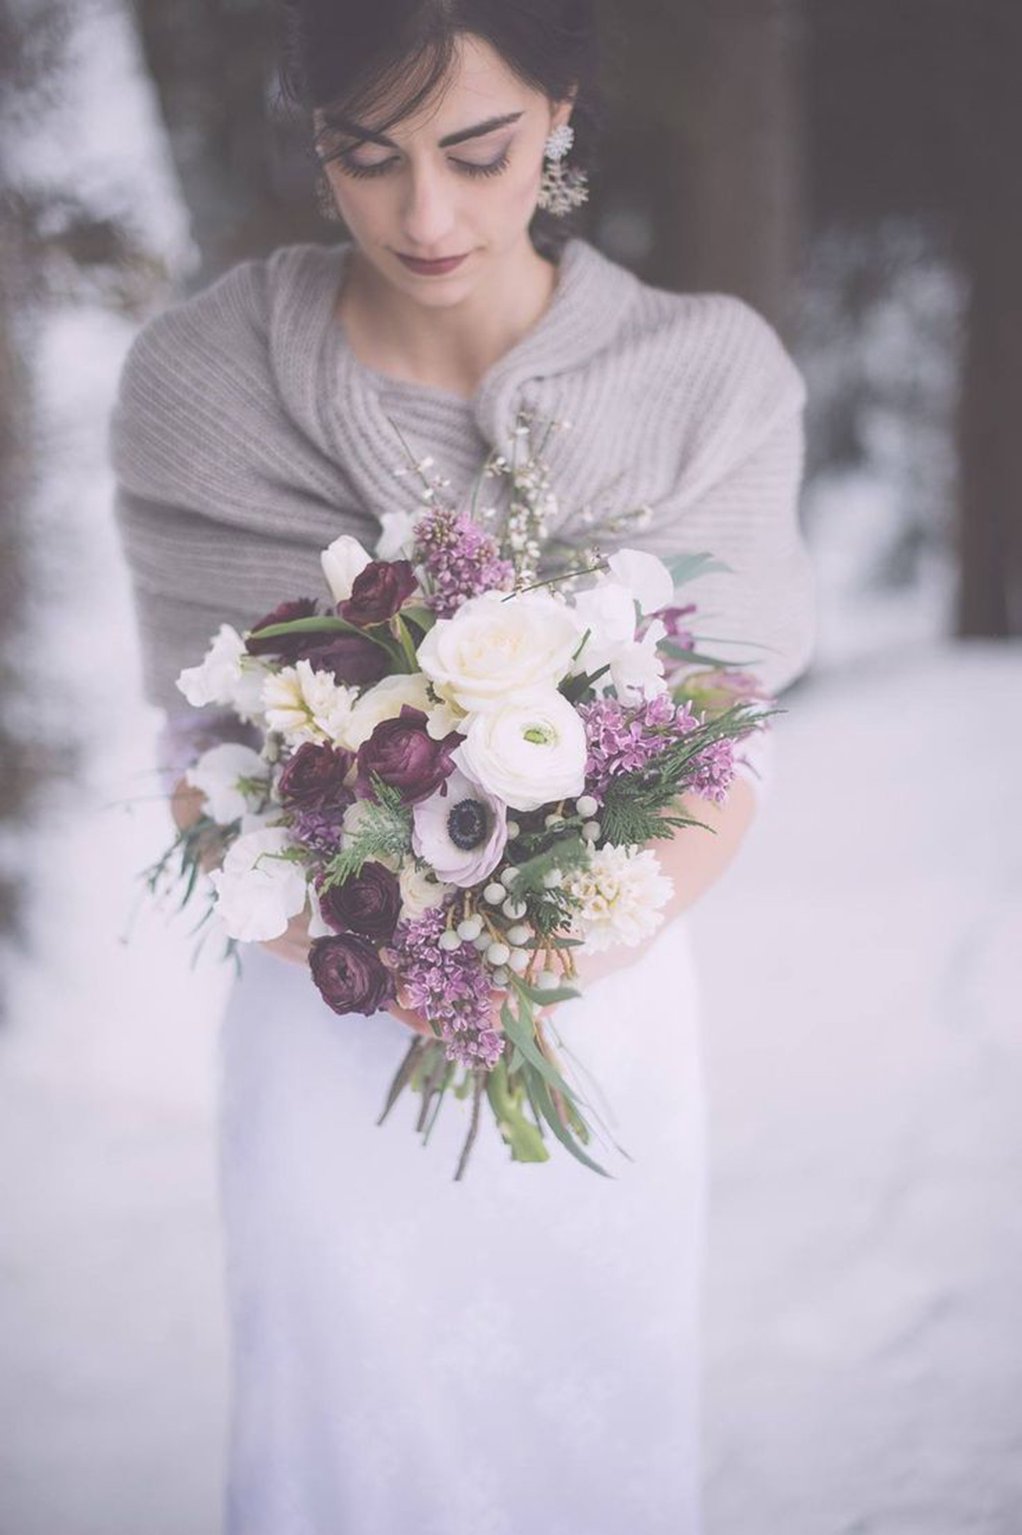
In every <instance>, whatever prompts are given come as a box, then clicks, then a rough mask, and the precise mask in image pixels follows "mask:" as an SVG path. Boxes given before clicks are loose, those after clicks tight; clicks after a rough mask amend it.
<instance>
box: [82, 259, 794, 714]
mask: <svg viewBox="0 0 1022 1535" xmlns="http://www.w3.org/2000/svg"><path fill="white" fill-rule="evenodd" d="M351 249H352V246H351V244H350V242H344V243H341V244H338V245H335V246H333V247H323V246H316V245H290V246H284V247H282V248H280V249H278V250H276V251H274V252H273V253H272V255H270V256H269V257H267V258H265V259H259V260H249V261H244V262H241V263H240V264H239V265H237V266H235V267H233V268H232V269H231V270H230V271H228V272H227V273H225V274H224V275H223V276H222V277H220V278H219V279H218V280H217V281H215V282H214V283H212V284H211V285H210V286H209V287H207V288H206V289H204V290H203V291H201V292H199V293H197V294H194V295H192V296H190V297H189V298H186V299H184V300H181V301H180V302H178V303H176V304H174V305H172V306H171V307H170V308H169V309H167V310H165V311H163V312H162V313H161V314H159V315H157V316H156V317H155V318H153V319H151V320H149V321H148V322H147V323H146V324H145V325H144V326H143V328H142V329H141V330H140V332H139V334H138V336H137V337H136V339H135V341H134V343H133V345H132V347H131V349H130V351H129V354H128V357H127V359H126V362H125V365H124V368H123V372H122V376H121V382H120V390H119V395H118V399H117V402H116V406H115V410H114V413H113V417H112V422H111V436H110V448H111V458H112V463H113V468H114V473H115V476H116V500H115V512H116V518H117V525H118V528H119V531H120V535H121V539H122V544H123V548H124V551H125V555H126V558H127V561H128V566H129V569H130V573H131V577H132V582H133V589H134V594H135V600H136V611H137V617H138V627H139V634H140V639H141V645H142V654H143V663H144V678H145V690H146V695H147V697H148V698H149V699H150V701H151V702H153V703H155V704H157V705H160V706H161V707H162V708H164V709H166V710H168V711H179V710H180V709H181V708H182V706H183V705H184V700H183V699H182V696H181V694H180V693H179V692H178V690H177V689H176V688H175V686H174V679H175V678H176V676H177V674H178V672H179V671H180V670H181V668H182V667H185V666H191V665H194V664H196V663H197V662H198V661H199V660H200V659H201V657H202V654H203V652H204V650H205V648H206V645H207V642H208V640H209V637H210V636H211V635H212V634H213V633H214V632H215V631H216V629H217V628H218V626H219V625H220V623H221V622H224V621H226V622H229V623H232V624H234V625H235V626H236V627H237V628H239V629H243V628H245V627H246V626H248V625H250V624H252V623H254V622H255V621H256V620H257V619H258V618H259V617H260V616H261V615H262V614H264V613H265V612H266V611H268V610H269V609H271V608H273V607H275V606H276V605H277V604H278V603H279V602H281V601H283V600H284V599H286V598H291V597H297V596H323V597H326V596H327V595H328V593H327V590H326V587H325V585H324V582H323V577H322V573H321V569H320V564H319V554H320V550H321V549H323V548H325V546H326V545H327V544H328V543H330V541H331V540H332V539H334V538H336V537H337V535H338V534H340V533H352V534H354V535H355V536H356V537H358V538H360V539H362V540H363V541H364V542H366V543H367V544H369V545H372V543H373V542H374V541H375V538H376V536H377V534H378V531H379V516H380V514H381V513H382V512H384V511H387V510H397V509H406V510H412V509H414V508H415V507H416V506H418V505H421V502H420V501H419V500H418V486H417V483H416V481H415V480H414V477H412V476H406V477H404V478H401V477H397V476H396V475H395V470H397V469H399V468H401V467H402V466H403V465H404V464H405V463H406V462H407V460H406V457H405V454H404V451H403V449H402V447H401V444H400V442H399V441H398V438H397V436H396V434H395V431H394V426H393V425H392V424H391V423H392V422H394V423H396V424H397V425H399V426H400V429H401V432H402V434H403V435H404V437H405V438H406V440H407V441H408V442H409V446H410V447H412V448H413V450H414V452H415V454H416V456H417V457H422V456H425V455H427V454H428V455H431V456H432V457H433V459H434V461H435V470H434V472H438V473H440V474H443V475H444V476H446V477H447V478H448V479H450V481H451V485H452V491H453V493H454V494H455V495H457V496H459V497H464V496H465V495H466V494H467V492H468V490H469V488H470V486H471V484H472V482H473V480H474V478H475V476H476V475H477V474H478V471H479V469H480V468H481V466H482V464H483V462H484V460H485V457H486V455H487V453H488V452H489V451H490V450H491V449H492V448H495V447H500V448H503V449H507V450H510V443H511V439H510V433H511V429H512V427H513V425H514V420H515V413H516V410H517V409H518V408H519V407H520V406H528V407H531V408H532V409H534V410H536V411H538V413H539V414H540V416H546V417H550V416H552V417H557V418H560V419H565V418H567V419H568V420H569V421H570V422H571V427H570V429H569V430H566V431H562V432H555V433H554V434H553V435H552V437H551V440H550V442H549V445H548V450H547V453H546V459H547V462H548V464H549V466H550V470H551V475H552V483H553V486H554V489H555V491H556V494H557V497H558V505H559V511H558V516H557V526H558V527H561V526H563V527H564V528H565V529H568V528H569V527H574V526H576V525H577V523H578V519H579V516H580V514H581V513H582V512H583V511H584V509H585V508H587V507H589V508H590V509H592V510H593V511H595V513H596V514H597V515H602V514H603V513H605V512H606V511H608V510H613V509H617V510H625V509H630V508H633V507H636V506H639V505H643V504H644V505H646V506H648V507H649V508H650V510H651V513H652V517H651V521H650V524H649V526H648V527H647V528H646V530H645V531H644V532H642V533H641V534H640V535H635V534H631V535H629V536H628V537H627V538H626V539H624V540H623V541H624V542H628V543H631V544H633V545H640V546H641V547H643V548H647V549H651V550H654V551H656V552H658V553H662V554H668V553H674V552H680V551H687V550H692V551H694V550H704V549H705V550H710V551H712V552H713V553H714V554H716V555H717V556H719V557H720V558H721V559H723V560H725V561H727V562H728V564H730V565H731V566H732V567H733V571H734V573H733V574H731V575H720V574H717V575H714V574H711V575H707V576H705V577H702V578H700V579H699V580H698V581H697V582H696V583H694V584H693V585H692V586H691V587H690V588H686V589H685V592H684V598H683V600H697V601H698V602H699V603H700V614H699V617H700V625H699V629H700V631H701V632H702V633H705V634H707V635H712V636H713V637H714V640H715V641H716V640H717V639H718V638H719V637H724V638H726V639H728V640H732V641H734V642H736V643H733V644H731V645H730V647H729V648H724V647H722V646H720V645H719V644H718V645H716V646H715V648H716V649H717V650H718V651H721V652H722V653H723V654H724V655H726V656H728V657H729V658H731V659H734V660H736V661H737V660H749V659H752V658H755V659H756V667H755V669H756V670H757V671H758V672H759V674H760V675H761V676H762V678H763V680H764V681H765V682H766V684H767V685H768V686H769V687H771V688H772V689H773V690H774V691H779V690H780V689H781V688H783V687H784V686H786V685H787V684H788V683H790V682H791V681H792V680H793V679H794V678H795V677H796V676H797V675H798V674H799V673H800V672H801V671H803V670H804V669H805V667H806V665H807V663H808V660H809V657H810V654H811V649H812V642H813V633H814V622H813V620H814V613H813V586H812V579H811V573H810V566H809V561H808V558H807V551H806V548H805V546H804V542H803V539H802V536H801V532H800V528H799V518H798V495H799V487H800V480H801V474H802V461H803V436H802V407H803V405H804V399H805V390H804V385H803V381H802V377H801V374H800V373H799V371H798V369H797V368H796V367H795V365H794V363H793V362H792V360H791V358H790V356H789V355H788V353H787V352H786V350H785V349H784V347H783V346H782V344H781V342H780V340H779V339H778V337H777V335H776V333H775V332H774V330H773V329H772V328H771V327H770V326H769V325H768V324H767V322H766V321H765V320H764V319H763V318H762V317H761V316H760V315H759V314H758V313H757V312H756V311H755V310H753V309H752V308H750V307H749V306H748V305H747V304H745V303H744V302H742V301H741V300H739V299H737V298H734V297H731V296H729V295H726V294H720V293H704V294H693V293H672V292H668V291H666V290H663V289H658V288H654V287H652V286H650V285H648V284H646V283H643V282H642V281H641V280H640V279H639V278H637V277H636V276H635V275H634V274H633V273H631V272H629V271H628V270H627V269H626V268H624V267H622V266H620V265H618V264H617V263H616V262H614V261H612V260H611V259H609V258H608V257H606V256H605V255H603V254H602V253H601V252H600V251H598V250H597V249H596V248H595V247H594V246H593V245H592V244H590V243H589V242H588V241H585V240H582V239H573V240H570V241H569V242H568V244H567V245H566V246H565V248H564V249H563V251H562V254H561V258H560V268H559V274H558V281H557V285H556V287H555V290H554V294H553V298H552V300H551V302H550V304H549V305H548V308H547V310H546V311H545V313H544V314H543V316H542V317H541V318H540V320H539V321H538V323H537V324H536V325H535V326H534V327H533V328H532V330H531V331H529V332H528V333H527V334H526V335H525V336H524V337H523V338H522V339H521V340H520V341H519V342H518V343H517V344H516V345H515V346H513V347H512V348H511V349H510V350H509V351H507V352H506V353H505V354H504V355H503V356H502V357H501V358H500V359H499V360H498V361H497V362H496V363H495V364H494V365H493V366H492V367H491V368H490V370H489V371H488V372H487V374H486V375H485V377H484V379H483V380H482V383H481V384H480V386H479V388H478V389H477V391H476V393H475V395H474V396H473V398H472V399H471V400H465V399H462V398H461V397H460V396H458V395H455V394H453V393H450V392H448V391H445V390H442V389H435V388H431V387H429V386H425V385H420V384H412V383H408V382H399V381H396V380H392V379H388V378H387V377H385V376H384V375H382V374H380V373H378V372H376V371H374V370H373V369H371V368H368V367H367V366H365V365H364V364H363V363H362V362H361V361H360V360H359V359H358V358H356V357H355V355H354V354H353V352H352V350H351V348H350V346H349V345H348V343H347V339H346V336H345V332H344V329H343V327H342V325H341V324H340V323H339V322H338V320H337V318H336V316H335V314H334V304H335V299H336V296H337V292H338V289H339V285H340V283H341V280H342V276H343V271H344V264H345V261H346V260H347V258H348V255H349V253H350V251H351ZM388 417H389V418H390V419H388ZM620 541H622V540H618V542H620ZM614 543H615V540H614V539H612V538H611V539H606V538H605V539H604V540H603V546H604V547H605V548H606V549H607V550H608V551H609V550H610V549H611V548H612V547H613V546H614ZM748 642H755V646H756V648H752V647H751V646H750V644H749V643H748Z"/></svg>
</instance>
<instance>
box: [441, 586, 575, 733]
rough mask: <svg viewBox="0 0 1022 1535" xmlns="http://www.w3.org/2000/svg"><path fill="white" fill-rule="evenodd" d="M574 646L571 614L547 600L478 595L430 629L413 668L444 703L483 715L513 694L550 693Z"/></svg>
mask: <svg viewBox="0 0 1022 1535" xmlns="http://www.w3.org/2000/svg"><path fill="white" fill-rule="evenodd" d="M577 644H578V634H577V631H576V628H575V620H574V618H573V616H572V612H571V609H570V608H569V607H568V606H567V604H566V603H564V602H561V601H559V600H558V599H557V598H555V597H551V596H550V595H549V593H547V592H540V591H536V592H523V593H521V595H520V596H517V597H510V598H508V597H506V596H505V594H503V593H501V592H483V593H481V594H480V595H479V596H478V597H471V598H470V599H469V600H468V602H466V603H463V605H462V606H461V607H460V608H459V609H458V611H457V613H455V614H454V615H453V617H451V618H441V619H439V620H438V621H437V622H436V623H435V624H434V625H433V627H432V629H430V631H429V633H428V634H427V635H426V636H425V638H424V639H423V641H422V644H421V645H420V646H419V653H418V654H419V665H420V666H421V667H422V669H423V671H424V672H425V673H426V675H427V676H428V677H429V678H431V679H432V681H433V682H434V683H435V684H436V685H437V686H438V687H442V688H443V690H444V695H445V696H446V697H447V698H448V699H450V700H451V701H452V702H454V703H456V704H459V705H460V706H461V708H463V709H466V710H469V711H470V712H473V713H482V712H484V711H485V710H488V709H495V708H499V707H500V706H501V705H502V704H504V703H505V702H506V701H507V700H508V699H509V698H510V697H512V696H513V695H514V694H520V693H525V692H529V691H531V690H532V689H534V688H539V687H550V688H552V687H555V686H556V684H557V683H558V682H560V681H561V679H562V678H563V677H565V676H566V675H567V673H568V671H569V668H570V665H571V657H572V653H573V651H574V650H575V647H576V645H577Z"/></svg>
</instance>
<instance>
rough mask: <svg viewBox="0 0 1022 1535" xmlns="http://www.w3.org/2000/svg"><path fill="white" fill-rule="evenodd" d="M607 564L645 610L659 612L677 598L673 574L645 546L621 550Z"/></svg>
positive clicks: (645, 611)
mask: <svg viewBox="0 0 1022 1535" xmlns="http://www.w3.org/2000/svg"><path fill="white" fill-rule="evenodd" d="M607 564H608V565H609V567H610V572H611V575H612V576H614V578H615V579H616V580H617V581H619V582H620V583H621V585H622V586H624V587H627V589H628V591H630V592H631V594H632V596H633V597H634V598H635V600H636V602H637V603H638V604H639V607H640V608H641V610H642V612H643V613H658V612H659V611H660V609H661V608H666V607H667V606H668V605H669V604H670V603H671V602H672V601H673V600H674V577H673V576H672V575H671V572H670V571H669V570H668V569H667V566H666V565H665V564H664V562H663V560H660V559H658V558H657V556H656V555H655V554H647V552H646V551H645V549H618V550H617V551H616V552H615V553H614V554H612V555H611V556H610V559H609V560H608V561H607Z"/></svg>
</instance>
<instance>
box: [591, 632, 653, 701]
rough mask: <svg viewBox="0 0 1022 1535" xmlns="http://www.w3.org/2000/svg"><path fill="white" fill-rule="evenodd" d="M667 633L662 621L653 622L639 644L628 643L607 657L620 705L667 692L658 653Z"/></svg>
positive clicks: (633, 641)
mask: <svg viewBox="0 0 1022 1535" xmlns="http://www.w3.org/2000/svg"><path fill="white" fill-rule="evenodd" d="M666 633H667V630H666V629H665V627H664V625H663V623H662V622H661V620H660V619H659V618H654V619H652V620H651V622H650V625H649V628H648V629H647V630H646V633H645V634H644V635H643V636H642V639H641V640H627V641H625V643H624V644H623V645H618V646H616V647H615V649H614V651H613V652H612V654H611V656H610V673H609V675H610V680H611V682H612V683H613V684H614V687H615V689H616V691H617V695H618V697H619V698H620V699H622V700H623V702H625V703H634V702H637V701H638V699H639V698H652V696H653V694H654V693H665V692H666V691H667V681H666V679H665V677H664V658H663V656H661V655H660V654H658V652H657V645H658V644H659V642H660V641H661V640H662V639H663V637H664V635H665V634H666ZM601 680H602V679H601Z"/></svg>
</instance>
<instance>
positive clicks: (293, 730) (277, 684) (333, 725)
mask: <svg viewBox="0 0 1022 1535" xmlns="http://www.w3.org/2000/svg"><path fill="white" fill-rule="evenodd" d="M355 697H356V693H355V689H354V688H346V687H344V686H343V684H342V683H339V682H335V680H334V677H333V673H332V672H325V671H323V672H318V671H315V670H314V669H313V667H312V665H311V663H310V662H309V661H307V660H304V659H303V660H301V661H297V662H296V663H295V664H294V666H285V667H282V668H281V670H280V671H279V672H271V673H270V674H269V675H268V676H267V678H266V680H265V682H264V684H263V697H262V702H263V709H264V711H265V716H266V726H267V729H269V730H276V731H278V732H279V733H280V734H281V735H282V736H284V738H285V740H286V741H287V742H288V743H289V744H290V745H292V746H298V745H300V744H301V743H302V742H303V741H318V742H320V743H322V742H324V741H329V742H330V743H331V745H334V746H346V745H347V744H348V738H347V732H348V726H349V725H350V722H351V715H352V709H353V707H354V703H355Z"/></svg>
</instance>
